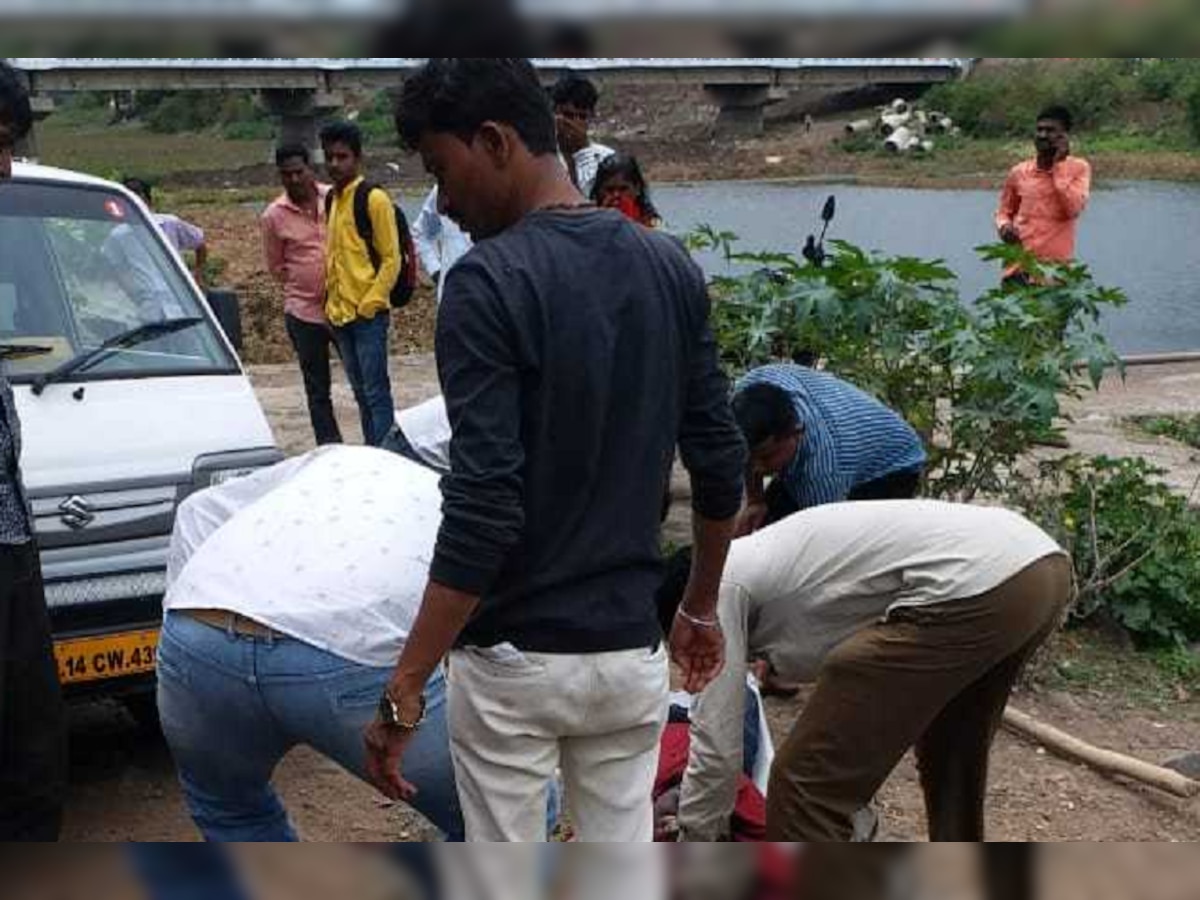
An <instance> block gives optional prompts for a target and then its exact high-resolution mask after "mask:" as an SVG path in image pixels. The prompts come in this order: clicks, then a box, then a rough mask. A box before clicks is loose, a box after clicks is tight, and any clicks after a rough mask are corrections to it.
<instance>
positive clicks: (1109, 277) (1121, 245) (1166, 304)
mask: <svg viewBox="0 0 1200 900" xmlns="http://www.w3.org/2000/svg"><path fill="white" fill-rule="evenodd" d="M831 193H833V194H836V195H837V197H838V217H837V220H836V221H835V223H834V225H833V227H832V228H831V230H830V236H831V237H835V238H843V239H845V240H848V241H851V242H852V243H855V244H859V245H861V246H863V247H866V248H868V249H873V250H881V251H884V252H886V253H888V254H894V255H911V256H920V257H929V258H938V259H944V260H945V261H946V262H947V263H948V264H949V266H950V268H951V269H953V270H954V271H955V272H956V273H958V275H959V279H960V287H961V289H962V295H963V297H964V298H974V297H977V296H979V295H980V294H981V293H983V292H984V291H985V290H986V289H987V288H988V287H989V286H990V285H992V284H994V283H995V281H996V279H997V278H998V275H997V271H996V269H995V267H994V266H992V265H991V264H988V263H985V262H983V261H981V260H980V259H979V258H978V256H977V255H976V254H975V253H974V251H973V248H975V247H977V246H979V245H980V244H984V243H988V242H991V241H994V240H995V230H994V227H993V225H992V219H993V217H994V214H995V209H996V205H997V201H998V193H996V192H992V191H932V190H899V189H892V188H868V187H852V186H845V185H812V184H803V185H797V184H777V183H728V182H717V183H705V184H694V185H664V186H662V187H660V188H659V189H658V190H656V191H655V194H654V199H655V202H656V204H657V205H658V206H659V208H660V211H661V212H662V214H663V216H664V218H665V219H666V220H667V224H668V227H669V228H670V229H671V230H672V231H676V232H682V231H686V230H688V229H690V228H692V227H693V226H695V225H698V224H703V223H708V224H711V225H712V226H714V227H715V228H717V229H718V230H727V231H733V232H735V233H737V234H739V235H740V236H741V237H742V239H743V244H744V246H745V248H746V249H753V250H790V251H792V252H798V251H799V249H800V247H801V246H803V242H804V238H805V236H806V235H807V234H808V233H809V232H811V231H813V230H815V229H816V228H817V227H818V225H819V222H818V218H819V215H820V210H821V206H822V205H823V204H824V202H825V198H826V197H828V196H829V195H830V194H831ZM1193 242H1195V243H1193ZM1079 255H1080V259H1081V260H1083V261H1084V262H1086V263H1088V265H1090V266H1091V267H1092V270H1093V272H1094V273H1095V275H1096V278H1097V280H1098V281H1099V282H1100V283H1101V284H1104V285H1106V286H1115V287H1120V288H1122V289H1124V290H1125V292H1126V293H1127V294H1128V295H1129V299H1130V303H1129V305H1128V306H1127V307H1125V308H1124V309H1121V310H1117V311H1115V312H1113V313H1111V314H1109V315H1108V316H1107V317H1106V320H1105V322H1104V327H1105V331H1106V333H1107V334H1108V336H1109V339H1110V340H1111V341H1112V342H1113V344H1114V346H1116V348H1117V349H1118V350H1119V351H1121V352H1122V353H1127V354H1132V353H1159V352H1168V351H1179V350H1200V187H1193V186H1191V185H1182V184H1169V183H1160V182H1149V183H1147V182H1129V183H1124V182H1122V183H1116V184H1108V185H1104V186H1103V187H1101V188H1098V189H1097V191H1096V193H1095V194H1094V195H1093V197H1092V203H1091V206H1090V207H1089V209H1088V211H1087V212H1086V213H1085V216H1084V219H1083V222H1082V223H1081V226H1080V243H1079ZM702 261H703V263H704V265H705V267H706V268H708V269H709V270H710V271H713V272H715V271H721V270H723V269H724V267H725V263H724V260H723V259H721V258H720V257H718V256H715V255H709V256H706V257H705V258H704V259H703V260H702Z"/></svg>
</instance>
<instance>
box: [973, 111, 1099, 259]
mask: <svg viewBox="0 0 1200 900" xmlns="http://www.w3.org/2000/svg"><path fill="white" fill-rule="evenodd" d="M1071 127H1072V117H1071V112H1070V110H1068V109H1065V108H1063V107H1061V106H1053V107H1050V108H1049V109H1047V110H1045V111H1044V112H1043V113H1042V114H1041V115H1040V116H1038V122H1037V136H1036V138H1035V140H1034V145H1035V146H1036V147H1037V157H1036V158H1035V159H1032V160H1028V161H1026V162H1023V163H1021V164H1020V165H1018V166H1017V167H1016V168H1014V169H1013V170H1012V172H1010V173H1009V176H1008V180H1007V181H1006V182H1005V184H1004V193H1003V195H1002V196H1001V198H1000V210H999V212H998V213H997V214H996V227H997V228H998V229H999V231H1000V239H1001V240H1002V241H1004V242H1005V243H1006V244H1020V245H1021V246H1023V247H1024V248H1025V249H1026V250H1028V251H1029V252H1030V253H1032V254H1033V255H1034V256H1036V257H1037V258H1038V259H1039V260H1042V261H1043V262H1070V261H1071V260H1072V259H1074V257H1075V236H1076V231H1077V229H1078V225H1079V217H1080V216H1082V215H1083V211H1084V210H1085V209H1086V208H1087V204H1088V198H1089V197H1090V196H1091V192H1092V167H1091V166H1090V165H1089V164H1088V162H1087V161H1086V160H1084V159H1080V158H1079V157H1076V156H1072V155H1071ZM1005 280H1006V281H1008V280H1012V281H1015V282H1021V281H1026V280H1027V276H1026V274H1025V273H1024V272H1022V271H1021V269H1020V267H1013V268H1011V269H1009V270H1008V271H1007V272H1005Z"/></svg>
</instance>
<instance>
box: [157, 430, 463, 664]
mask: <svg viewBox="0 0 1200 900" xmlns="http://www.w3.org/2000/svg"><path fill="white" fill-rule="evenodd" d="M438 484H439V479H438V476H437V475H436V474H435V473H433V472H430V471H428V470H427V469H425V468H423V467H422V466H419V465H417V464H416V463H413V462H409V461H408V460H405V459H402V458H401V457H399V456H397V455H395V454H392V453H387V452H386V451H383V450H375V449H371V448H365V447H343V446H336V447H324V448H322V449H320V450H317V451H315V452H313V453H310V454H308V455H306V456H302V457H299V458H298V459H293V460H289V461H287V462H284V463H281V464H279V465H278V466H275V467H273V468H270V469H267V470H265V471H262V472H258V473H256V474H254V475H251V476H250V477H248V478H244V479H240V480H237V481H232V482H229V483H226V484H223V485H220V486H218V487H214V488H210V489H209V490H206V491H203V492H202V493H199V494H196V495H194V496H192V497H190V498H188V500H187V501H186V502H185V503H184V504H183V505H182V506H181V507H180V509H179V513H178V516H177V519H176V524H175V532H174V534H173V536H172V539H171V552H170V560H169V563H168V571H167V580H168V588H167V595H166V598H165V599H164V601H163V607H164V609H165V610H166V611H168V612H169V611H178V610H187V609H215V610H222V611H228V612H234V613H238V614H239V615H242V616H245V617H246V618H249V619H252V620H254V621H255V622H258V623H260V624H262V625H266V626H268V627H270V628H273V629H275V630H276V631H278V632H280V633H281V634H285V635H287V636H289V637H292V638H295V639H296V640H300V641H303V642H305V643H307V644H310V645H312V646H314V647H318V648H320V649H321V650H325V651H326V652H328V653H332V654H334V655H336V656H340V657H342V658H343V659H347V660H350V661H351V662H355V663H359V664H360V665H364V666H371V667H374V668H386V667H390V666H394V665H395V664H396V662H397V660H398V659H399V658H400V652H401V650H402V649H403V647H404V642H405V641H406V640H407V639H408V635H409V632H410V631H411V630H412V625H413V622H414V621H415V620H416V615H417V612H418V611H419V609H420V605H421V600H422V597H423V592H424V589H425V585H426V581H427V579H428V574H429V563H430V561H431V560H432V558H433V547H434V543H435V542H436V540H437V533H438V529H439V527H440V525H441V518H442V517H441V511H440V507H441V492H440V490H439V486H438Z"/></svg>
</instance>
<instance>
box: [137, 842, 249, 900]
mask: <svg viewBox="0 0 1200 900" xmlns="http://www.w3.org/2000/svg"><path fill="white" fill-rule="evenodd" d="M129 853H130V858H131V860H132V862H133V866H134V869H135V870H136V872H137V874H138V875H139V876H140V877H141V879H142V885H143V886H144V887H145V888H146V896H147V897H148V898H149V900H246V898H247V896H248V895H247V894H246V892H245V891H244V890H243V888H242V886H241V883H240V880H239V878H238V874H237V871H236V870H235V869H234V866H233V862H232V860H230V859H229V857H228V856H226V854H225V850H224V848H222V847H215V846H211V845H205V844H133V845H131V846H130V848H129Z"/></svg>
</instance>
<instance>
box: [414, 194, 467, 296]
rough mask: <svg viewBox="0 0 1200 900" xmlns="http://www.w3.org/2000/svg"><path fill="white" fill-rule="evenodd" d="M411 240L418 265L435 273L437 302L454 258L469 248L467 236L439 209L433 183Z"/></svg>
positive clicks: (456, 258) (454, 261)
mask: <svg viewBox="0 0 1200 900" xmlns="http://www.w3.org/2000/svg"><path fill="white" fill-rule="evenodd" d="M412 233H413V243H414V244H416V245H417V255H418V256H420V257H421V265H422V266H423V267H424V268H425V271H426V272H427V273H428V274H429V275H430V276H431V277H432V276H433V275H437V276H438V286H437V287H438V291H437V298H438V303H441V302H442V294H443V292H444V291H445V290H446V275H447V274H449V272H450V269H451V268H452V267H453V266H454V264H455V263H456V262H458V261H459V260H460V259H462V258H463V257H464V256H465V255H466V253H467V251H468V250H470V249H471V247H472V246H473V244H472V243H471V238H470V236H469V235H468V234H467V233H466V232H465V231H463V230H462V229H461V228H459V227H458V223H456V222H455V221H454V220H453V219H449V218H447V217H446V216H443V215H442V214H441V213H439V212H438V189H437V188H436V187H435V188H434V189H433V190H432V191H430V193H429V196H428V197H427V198H426V199H425V205H424V206H422V207H421V213H420V215H418V216H417V221H416V222H415V223H414V224H413V229H412Z"/></svg>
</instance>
